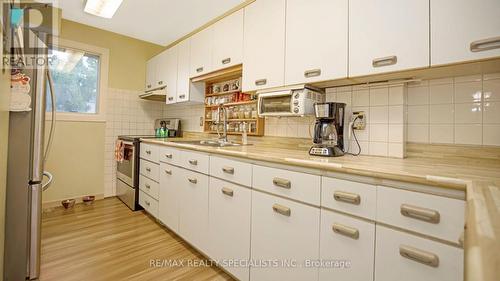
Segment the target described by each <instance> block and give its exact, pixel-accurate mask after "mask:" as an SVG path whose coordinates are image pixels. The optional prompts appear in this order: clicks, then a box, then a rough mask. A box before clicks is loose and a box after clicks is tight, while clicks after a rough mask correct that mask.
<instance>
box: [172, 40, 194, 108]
mask: <svg viewBox="0 0 500 281" xmlns="http://www.w3.org/2000/svg"><path fill="white" fill-rule="evenodd" d="M190 46H191V45H190V40H189V39H186V40H184V41H182V42H180V43H179V44H177V46H176V47H177V102H183V101H187V100H189V84H190V80H189V76H190V75H189V55H190V54H189V52H190Z"/></svg>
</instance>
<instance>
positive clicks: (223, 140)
mask: <svg viewBox="0 0 500 281" xmlns="http://www.w3.org/2000/svg"><path fill="white" fill-rule="evenodd" d="M221 112H222V114H223V115H224V121H223V124H224V128H223V133H222V137H221V135H220V133H219V125H220V123H221V120H220V119H221V117H220V115H221ZM216 121H217V135H218V136H219V142H220V143H222V144H226V143H228V140H227V109H226V108H225V107H224V105H222V104H219V106H218V107H217V119H216Z"/></svg>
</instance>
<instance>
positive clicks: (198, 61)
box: [190, 26, 213, 77]
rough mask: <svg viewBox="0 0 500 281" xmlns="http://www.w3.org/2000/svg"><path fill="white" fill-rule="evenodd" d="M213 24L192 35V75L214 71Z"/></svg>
mask: <svg viewBox="0 0 500 281" xmlns="http://www.w3.org/2000/svg"><path fill="white" fill-rule="evenodd" d="M212 34H213V32H212V26H210V27H207V28H205V29H204V30H202V31H200V32H198V33H196V34H195V35H193V36H192V37H191V63H190V69H191V70H190V73H191V77H196V76H200V75H202V74H205V73H208V72H210V71H212V65H211V62H212Z"/></svg>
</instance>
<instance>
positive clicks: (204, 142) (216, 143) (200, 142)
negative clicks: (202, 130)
mask: <svg viewBox="0 0 500 281" xmlns="http://www.w3.org/2000/svg"><path fill="white" fill-rule="evenodd" d="M176 143H185V144H193V145H202V146H211V147H232V146H243V145H248V144H241V143H235V142H226V143H221V142H219V141H218V140H192V141H176Z"/></svg>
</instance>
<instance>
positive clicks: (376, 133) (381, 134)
mask: <svg viewBox="0 0 500 281" xmlns="http://www.w3.org/2000/svg"><path fill="white" fill-rule="evenodd" d="M388 137H389V125H388V124H370V141H371V142H372V141H382V142H387V141H388Z"/></svg>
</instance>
